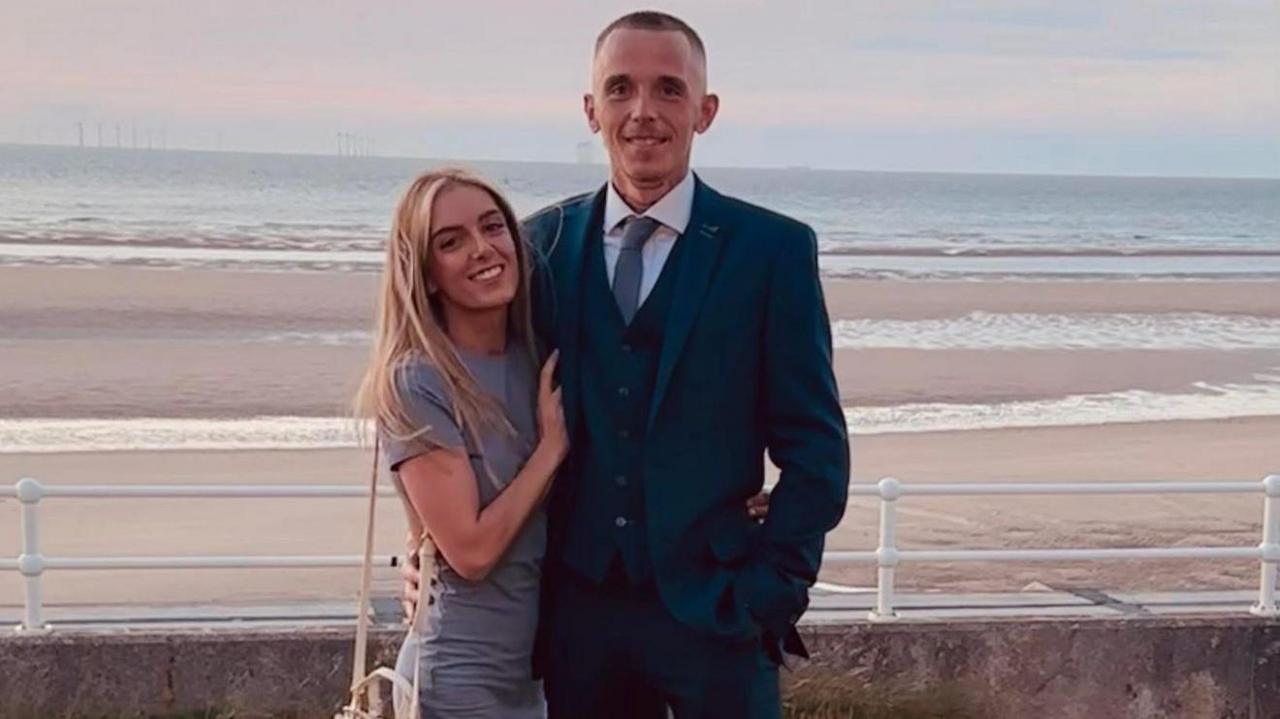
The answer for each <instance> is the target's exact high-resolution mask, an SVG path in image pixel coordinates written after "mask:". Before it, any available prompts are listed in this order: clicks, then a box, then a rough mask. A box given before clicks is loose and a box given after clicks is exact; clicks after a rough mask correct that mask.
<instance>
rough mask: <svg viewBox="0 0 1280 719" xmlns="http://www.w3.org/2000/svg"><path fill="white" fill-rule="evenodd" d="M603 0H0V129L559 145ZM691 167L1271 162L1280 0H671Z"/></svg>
mask: <svg viewBox="0 0 1280 719" xmlns="http://www.w3.org/2000/svg"><path fill="white" fill-rule="evenodd" d="M643 7H648V6H637V5H632V4H629V3H619V2H613V1H611V0H580V1H571V0H536V1H534V0H529V1H526V2H515V1H511V0H508V1H505V2H499V1H497V0H467V1H464V2H435V1H430V2H429V1H427V0H418V1H416V2H415V1H410V0H385V1H383V2H368V1H367V0H365V1H360V2H357V1H355V0H342V1H339V0H308V1H300V0H254V1H252V2H247V1H243V0H219V1H217V2H211V1H201V2H196V0H168V1H160V0H155V1H143V0H112V1H102V0H0V142H47V143H72V144H74V143H75V142H76V138H77V130H76V123H77V122H83V123H84V128H85V129H84V134H85V140H86V144H89V145H94V144H97V127H98V124H99V123H101V124H102V127H103V134H104V140H105V143H106V144H114V143H115V126H116V124H119V125H120V126H121V128H122V129H121V133H122V135H123V137H122V140H123V142H124V144H125V145H128V144H130V142H131V137H130V133H131V129H132V128H134V127H136V128H137V129H138V132H139V135H140V139H141V138H144V137H145V134H146V133H147V132H148V131H150V132H151V133H152V137H153V142H155V143H156V144H158V143H159V138H160V136H161V133H162V132H163V135H164V138H165V140H166V142H167V144H168V146H169V147H186V148H195V149H212V148H214V147H217V146H218V143H219V140H220V141H221V146H222V147H223V148H224V149H240V150H253V151H274V152H307V153H334V152H336V150H337V139H336V135H337V133H339V132H349V133H359V134H361V135H364V136H367V137H371V138H374V139H375V141H376V147H377V152H378V154H380V155H404V156H415V157H443V158H456V159H502V160H550V161H561V162H572V161H573V160H574V158H575V154H576V153H575V146H576V145H577V143H579V142H582V141H584V140H590V139H592V138H591V136H590V135H589V133H588V131H587V129H586V126H585V122H584V120H583V118H582V113H581V95H582V92H583V91H584V90H586V86H587V78H588V67H589V62H590V55H591V47H592V43H593V41H594V39H595V36H596V33H597V32H598V31H599V30H600V28H602V27H603V26H604V25H605V24H607V23H608V22H609V21H610V20H612V19H614V18H615V17H617V16H618V15H621V14H622V13H624V12H627V11H629V10H633V9H639V8H643ZM653 7H655V8H656V9H662V10H666V11H668V12H672V13H674V14H676V15H679V16H680V17H682V18H684V19H685V20H687V21H688V22H689V23H690V24H692V25H693V26H694V27H695V28H696V29H697V30H698V31H699V32H700V34H701V35H702V37H703V39H704V41H705V42H706V44H707V48H708V54H709V57H710V60H709V62H710V83H711V87H712V90H713V91H716V92H718V93H719V94H720V96H721V101H722V110H721V114H720V116H719V118H718V119H717V121H716V123H715V125H714V126H713V127H712V128H711V130H710V132H708V133H707V134H706V135H704V136H702V137H701V138H699V140H698V141H697V145H696V152H695V163H696V164H699V165H704V166H708V165H716V166H764V167H773V166H789V165H807V166H812V167H827V168H849V169H867V170H940V171H959V172H965V171H972V172H1037V173H1083V174H1136V175H1192V176H1265V177H1280V129H1278V128H1280V40H1277V38H1280V0H1248V1H1236V0H1202V1H1199V2H1184V1H1180V0H1164V1H1161V0H1148V1H1146V2H1136V1H1131V0H1102V1H1098V0H1069V1H1067V0H1058V1H1056V2H1022V3H1018V2H994V1H992V0H976V1H973V2H961V1H958V0H957V1H952V2H917V1H913V0H905V1H901V2H889V1H884V0H876V1H862V0H809V1H807V2H806V1H805V0H782V1H778V0H772V1H770V2H750V1H736V2H735V1H730V0H683V1H676V0H672V1H670V2H666V3H663V4H662V5H657V6H653Z"/></svg>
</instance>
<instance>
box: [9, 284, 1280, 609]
mask: <svg viewBox="0 0 1280 719" xmlns="http://www.w3.org/2000/svg"><path fill="white" fill-rule="evenodd" d="M376 284H377V278H376V277H375V276H373V275H367V274H338V273H328V274H326V273H301V272H299V273H289V274H284V273H251V272H222V271H188V270H183V271H165V270H141V269H137V270H135V269H116V268H112V269H63V268H36V267H28V268H0V396H2V397H3V401H2V402H0V418H24V417H58V418H73V417H98V418H125V417H245V416H254V415H298V416H326V417H327V416H339V415H341V414H342V413H343V412H344V411H345V407H346V406H347V405H348V404H349V399H350V396H351V391H352V390H353V389H354V387H355V383H356V381H357V380H358V378H359V374H360V370H361V368H362V364H363V362H364V361H365V359H366V358H367V348H366V347H364V346H363V345H362V344H360V343H359V342H355V343H346V344H343V343H341V342H339V343H334V344H320V343H317V342H316V341H310V340H298V341H282V340H279V339H278V338H277V339H272V337H278V336H279V335H280V334H281V333H313V334H316V335H317V336H329V335H335V336H337V335H341V334H342V333H352V332H360V331H363V330H367V328H368V326H369V318H370V317H371V316H372V305H373V298H374V296H375V293H376ZM1273 290H1274V287H1269V286H1268V285H1265V284H1262V283H1249V282H1244V283H1228V282H1187V283H1179V282H1120V281H1107V282H1052V283H1013V282H998V283H997V282H992V283H978V282H876V281H829V282H827V283H826V292H827V298H828V304H829V307H830V310H831V314H832V317H833V319H859V318H893V319H922V318H938V317H950V316H960V315H963V314H965V313H967V312H971V311H975V310H983V311H989V312H1045V313H1048V312H1053V313H1072V312H1076V313H1078V312H1134V313H1167V312H1214V313H1220V314H1247V315H1251V316H1255V317H1280V292H1274V291H1273ZM1276 366H1280V357H1277V356H1276V353H1275V352H1268V351H1236V352H1220V351H1214V350H1212V349H1198V350H1186V351H1147V350H1118V351H1102V350H1071V351H1061V350H1034V351H1032V350H1016V351H979V350H910V349H903V350H896V349H895V350H885V349H874V350H873V349H846V350H839V351H838V352H837V374H838V378H839V383H840V389H841V396H842V398H843V400H844V401H845V402H846V403H847V404H848V405H850V406H870V405H888V404H900V403H909V402H964V403H988V402H1001V401H1009V400H1014V399H1040V398H1056V397H1064V396H1068V395H1073V394H1081V393H1090V392H1111V391H1118V390H1125V389H1149V390H1152V391H1179V390H1184V389H1186V388H1188V387H1189V386H1190V385H1191V384H1192V383H1193V382H1196V381H1213V382H1229V381H1235V380H1240V381H1244V380H1247V378H1248V377H1249V376H1251V375H1252V374H1253V373H1255V372H1259V371H1264V370H1266V369H1269V368H1273V367H1276ZM1278 440H1280V417H1263V418H1253V419H1239V420H1206V421H1171V422H1148V423H1134V424H1107V425H1094V426H1079V427H1042V428H1029V429H998V430H973V431H951V432H931V433H901V434H877V435H866V436H855V437H854V438H853V440H852V447H853V455H854V481H855V482H860V483H870V482H874V481H875V480H876V479H878V478H880V477H883V476H888V475H892V476H895V477H898V478H899V479H901V480H903V481H907V482H912V481H931V482H934V481H936V482H978V481H1026V482H1049V481H1067V480H1071V481H1137V480H1171V481H1184V480H1248V481H1252V480H1261V479H1262V477H1263V476H1264V475H1265V474H1267V473H1268V472H1276V473H1280V441H1278ZM2 450H3V448H0V482H4V483H6V484H7V483H9V482H12V481H14V480H16V479H17V478H18V477H20V476H34V477H37V478H39V479H40V480H41V481H45V482H49V483H55V484H69V483H77V484H79V483H136V482H148V483H152V482H154V483H224V482H226V483H271V484H276V483H282V484H287V483H307V484H317V483H319V484H323V483H335V484H360V483H363V482H364V481H366V476H367V475H366V472H367V471H368V467H367V461H368V454H367V450H358V449H333V450H310V451H291V450H290V451H286V450H276V451H206V452H189V451H157V452H96V453H69V454H16V453H5V452H3V451H2ZM876 504H877V503H876V501H875V500H874V499H871V498H855V499H853V500H852V501H851V503H850V506H849V511H848V513H847V516H846V518H845V520H844V522H843V523H842V524H841V526H840V528H838V529H837V530H836V531H835V532H834V533H833V534H832V536H831V537H830V539H829V541H828V548H831V549H871V548H874V542H875V535H876V529H875V526H876V525H875V522H876V517H877V509H876ZM45 510H46V521H45V525H44V537H45V544H44V551H45V552H47V553H49V554H53V555H84V556H92V555H100V554H160V555H170V554H213V553H244V554H277V553H315V554H358V553H359V551H360V546H361V545H360V539H361V532H362V523H363V504H362V503H361V502H360V501H358V500H256V501H245V500H198V501H196V500H186V501H184V500H146V501H130V502H126V501H123V500H101V499H99V500H74V501H73V500H54V501H50V502H49V503H47V504H46V506H45ZM899 511H900V514H899V517H900V524H901V537H902V539H901V544H902V546H904V547H913V548H917V547H919V548H922V547H939V548H942V547H946V548H976V547H1065V546H1082V547H1094V546H1117V547H1118V546H1154V545H1187V546H1201V545H1214V544H1227V545H1233V546H1249V545H1256V544H1257V543H1258V541H1259V525H1260V520H1261V499H1260V497H1258V496H1248V497H1246V496H1182V497H1176V496H1175V497H1162V496H1143V497H1102V498H1099V497H1084V496H1080V497H1026V498H1015V497H1003V498H999V497H984V498H908V499H906V500H904V501H903V502H902V503H901V506H900V510H899ZM399 515H400V508H399V506H398V505H397V504H396V503H395V501H394V500H389V501H387V502H385V503H384V504H383V511H382V512H381V514H380V517H381V519H380V522H381V524H380V531H379V542H380V547H379V550H380V551H383V552H394V551H397V550H398V549H399V548H400V547H401V545H402V543H403V536H402V535H403V526H404V525H403V520H402V519H401V517H400V516H399ZM17 551H18V507H17V504H16V502H14V501H13V500H0V556H14V555H16V554H17ZM1257 572H1258V568H1257V566H1256V565H1254V564H1253V563H1250V562H1113V563H1091V564H1060V563H1052V564H1048V563H1023V564H1000V565H975V564H953V565H950V566H932V565H920V566H914V565H913V566H908V567H905V568H903V569H902V570H901V571H900V572H899V581H900V584H901V586H903V587H904V588H907V589H921V590H923V589H940V590H952V591H979V590H982V591H987V590H1016V589H1019V588H1021V587H1023V586H1025V585H1026V584H1028V583H1030V582H1033V581H1040V582H1042V583H1045V584H1050V585H1055V586H1056V585H1066V586H1072V587H1079V588H1101V589H1108V590H1112V589H1147V590H1160V589H1173V588H1180V587H1188V588H1189V587H1195V588H1244V587H1252V586H1255V585H1256V582H1257ZM389 575H390V572H389V571H388V572H383V573H382V577H383V579H384V580H386V578H387V577H388V576H389ZM823 578H824V579H828V580H831V581H841V582H848V583H851V584H857V585H866V584H870V583H871V582H872V581H873V578H874V573H873V571H872V569H871V568H870V567H865V566H852V565H843V566H842V565H835V564H830V565H828V566H827V567H826V568H825V569H824V572H823ZM356 579H357V576H356V572H355V571H354V570H274V569H273V570H234V571H233V570H219V571H207V570H202V571H164V572H70V571H66V572H51V573H50V574H49V575H47V576H46V582H45V583H46V597H47V599H48V601H50V602H51V603H68V602H94V603H96V602H117V601H120V602H123V601H166V602H168V601H203V600H215V599H216V600H259V599H292V598H341V597H353V596H354V594H355V588H356V586H355V585H356ZM20 601H21V591H20V579H19V577H18V576H17V575H16V573H2V574H0V605H9V606H13V605H17V604H19V603H20Z"/></svg>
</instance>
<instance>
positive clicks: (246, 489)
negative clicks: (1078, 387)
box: [0, 475, 1280, 631]
mask: <svg viewBox="0 0 1280 719" xmlns="http://www.w3.org/2000/svg"><path fill="white" fill-rule="evenodd" d="M368 492H369V490H368V488H367V487H364V486H359V485H298V484H277V485H239V484H198V485H156V484H97V485H88V484H75V485H44V484H41V483H40V482H38V481H36V480H34V479H30V478H23V479H20V480H18V482H16V483H15V484H13V485H11V486H4V487H0V497H13V498H17V499H18V500H19V501H20V502H21V503H22V554H21V555H19V556H18V557H17V558H16V559H0V570H15V569H16V570H17V571H19V572H21V573H22V574H23V576H24V577H25V579H26V613H25V616H24V620H23V623H22V625H20V626H19V627H18V629H19V631H47V630H48V627H47V625H45V624H44V622H43V620H42V619H41V615H42V606H41V605H42V602H41V582H40V580H41V576H42V575H43V574H44V572H45V571H46V570H48V569H58V570H75V569H94V570H97V569H208V568H261V567H272V568H291V567H339V566H359V565H360V564H361V563H362V562H363V557H359V556H346V555H330V556H318V555H311V556H299V555H283V556H271V555H258V556H252V555H212V556H169V557H162V556H150V557H148V556H132V557H110V556H107V557H47V556H45V555H43V554H41V553H40V534H39V505H40V503H41V501H43V500H44V499H55V498H57V499H64V498H99V499H111V498H116V499H144V498H145V499H154V498H168V497H204V498H353V497H367V496H368ZM377 493H378V495H379V496H389V495H394V494H395V490H394V488H392V487H388V486H386V485H379V486H378V487H377ZM1255 493H1261V494H1263V495H1264V504H1263V522H1262V541H1261V543H1260V544H1258V545H1257V546H1249V547H1230V546H1226V547H1107V548H1052V549H899V548H898V547H897V536H896V504H897V501H898V500H899V499H901V498H903V497H911V496H1002V495H1003V496H1012V495H1048V494H1098V495H1107V494H1129V495H1134V494H1255ZM849 495H850V496H851V497H860V496H873V497H878V498H879V500H880V526H879V530H880V531H879V535H880V537H879V545H878V546H877V548H876V549H875V550H874V551H866V550H832V551H828V552H825V553H824V554H823V558H824V559H825V560H827V561H837V562H866V563H871V562H874V563H876V564H877V566H878V572H877V583H876V606H875V609H873V610H872V612H871V615H870V618H871V619H872V620H873V621H891V620H893V619H896V618H897V613H896V612H895V611H894V608H893V592H894V573H895V571H896V569H897V566H898V565H899V564H901V563H903V562H956V561H1048V560H1054V559H1062V560H1070V561H1103V560H1113V559H1188V558H1204V559H1255V560H1259V561H1260V562H1261V579H1260V583H1259V593H1258V603H1257V604H1255V605H1254V606H1253V607H1252V608H1251V609H1250V611H1251V612H1252V613H1253V614H1255V615H1259V616H1268V617H1274V616H1280V606H1277V604H1276V596H1275V595H1276V581H1277V577H1276V569H1277V565H1280V475H1270V476H1268V477H1266V478H1265V479H1263V480H1262V481H1261V482H1240V481H1216V482H1215V481H1189V482H1168V481H1165V482H1117V483H1107V482H1047V483H1032V482H996V483H963V484H961V483H954V484H944V483H917V484H907V483H904V482H900V481H899V480H897V479H894V478H892V477H886V478H884V479H881V480H880V481H879V482H877V483H876V484H863V483H856V484H851V485H850V486H849ZM394 560H395V557H394V556H390V555H388V556H379V557H376V558H375V561H376V562H377V563H379V564H383V565H387V564H394Z"/></svg>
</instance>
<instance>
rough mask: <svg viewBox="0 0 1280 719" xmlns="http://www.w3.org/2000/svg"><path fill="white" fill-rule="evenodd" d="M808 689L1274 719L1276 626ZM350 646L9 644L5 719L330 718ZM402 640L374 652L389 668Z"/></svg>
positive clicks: (830, 667)
mask: <svg viewBox="0 0 1280 719" xmlns="http://www.w3.org/2000/svg"><path fill="white" fill-rule="evenodd" d="M803 633H804V634H805V638H806V641H807V642H808V644H809V647H810V649H811V651H812V653H813V661H812V662H810V663H808V664H807V665H805V666H801V667H797V669H798V671H799V676H804V677H809V676H828V677H830V676H832V675H837V676H840V677H843V678H845V679H847V681H848V682H850V683H853V684H858V685H869V686H874V687H880V688H885V687H889V688H891V690H892V691H893V692H897V693H901V694H903V695H909V694H912V693H916V692H927V691H929V690H932V689H934V688H936V687H939V686H948V687H953V688H954V689H955V690H957V691H958V692H959V694H960V695H961V696H963V698H964V699H965V702H966V703H970V704H971V706H975V707H980V710H979V711H978V713H977V716H983V717H989V718H990V719H1033V718H1034V719H1041V718H1045V719H1058V718H1061V719H1085V718H1087V719H1108V718H1110V717H1116V718H1117V719H1119V718H1124V719H1155V718H1161V719H1280V624H1276V623H1269V622H1265V621H1263V620H1257V619H1252V618H1248V617H1239V618H1237V617H1231V618H1223V617H1215V618H1203V619H1171V618H1133V619H1106V620H1103V619H1092V620H1081V621H1074V620H1060V619H1054V620H1037V621H1021V620H1020V621H999V622H992V621H981V622H979V621H959V622H949V623H945V624H938V623H929V624H916V623H911V624H906V623H904V624H897V625H867V624H853V625H849V624H844V625H808V626H806V627H805V628H804V631H803ZM351 641H352V632H351V631H348V630H331V629H297V630H288V631H283V630H279V631H268V630H258V631H227V630H218V631H204V632H198V631H184V632H166V633H160V632H141V631H134V632H128V633H125V632H113V633H70V632H67V633H58V634H54V635H49V636H5V637H3V638H0V717H3V718H5V719H9V718H10V717H15V718H19V719H26V718H28V717H39V718H40V719H53V718H55V717H107V716H109V717H142V716H154V715H162V716H163V715H172V716H192V717H194V716H216V714H206V713H207V712H211V711H229V712H235V713H234V716H235V717H236V719H246V718H247V717H258V716H264V717H265V716H272V717H323V718H324V719H329V717H331V716H332V712H333V711H334V709H335V708H336V707H337V706H339V705H340V704H341V703H342V702H343V701H344V700H345V692H346V686H347V682H348V681H349V678H350V672H351V669H350V653H351ZM398 641H399V632H398V631H387V630H381V631H378V632H376V633H375V636H374V640H373V645H372V651H373V652H374V653H375V654H377V655H379V656H380V657H381V659H382V661H384V662H387V663H391V662H392V661H393V660H394V654H395V649H396V645H397V643H398Z"/></svg>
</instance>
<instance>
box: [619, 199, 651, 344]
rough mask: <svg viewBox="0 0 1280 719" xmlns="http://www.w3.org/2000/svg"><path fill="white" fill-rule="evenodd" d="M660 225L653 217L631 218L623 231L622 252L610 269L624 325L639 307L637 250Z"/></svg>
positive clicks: (640, 265) (640, 272) (640, 271)
mask: <svg viewBox="0 0 1280 719" xmlns="http://www.w3.org/2000/svg"><path fill="white" fill-rule="evenodd" d="M661 225H662V223H660V222H658V221H657V220H655V219H653V218H652V217H632V218H631V219H630V220H628V221H627V226H626V228H625V229H624V230H623V231H622V251H621V252H620V253H618V264H617V265H615V266H614V269H613V298H614V299H615V300H617V302H618V310H619V311H620V312H622V319H623V321H625V322H626V323H627V324H631V318H632V317H635V316H636V308H637V307H639V306H640V278H641V277H642V276H643V275H644V262H643V261H642V260H641V257H640V249H641V248H643V247H644V243H645V242H646V241H647V240H648V239H649V237H650V236H652V235H653V233H654V231H656V230H657V229H658V227H660V226H661Z"/></svg>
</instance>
